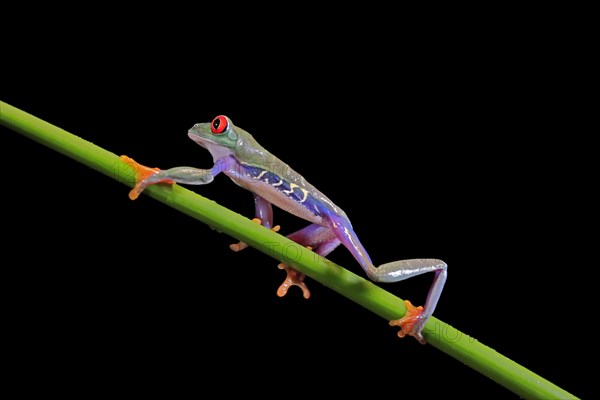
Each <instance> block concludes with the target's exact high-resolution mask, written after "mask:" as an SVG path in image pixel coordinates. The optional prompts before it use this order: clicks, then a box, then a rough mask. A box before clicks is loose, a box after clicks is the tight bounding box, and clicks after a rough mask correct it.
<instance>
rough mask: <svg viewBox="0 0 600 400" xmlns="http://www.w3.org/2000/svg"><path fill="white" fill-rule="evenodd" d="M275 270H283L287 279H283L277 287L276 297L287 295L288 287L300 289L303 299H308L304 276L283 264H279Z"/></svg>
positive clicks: (308, 294)
mask: <svg viewBox="0 0 600 400" xmlns="http://www.w3.org/2000/svg"><path fill="white" fill-rule="evenodd" d="M277 268H279V269H284V270H285V272H286V273H287V277H286V278H285V280H284V281H283V283H282V284H281V286H279V289H277V296H279V297H283V296H285V295H286V294H287V292H288V290H289V288H290V287H292V286H298V287H299V288H300V289H302V296H303V297H304V298H305V299H308V298H309V297H310V290H308V286H306V283H304V277H305V275H304V274H303V273H302V272H300V271H296V270H295V269H293V268H291V267H288V266H287V265H285V264H284V263H280V264H279V265H278V266H277Z"/></svg>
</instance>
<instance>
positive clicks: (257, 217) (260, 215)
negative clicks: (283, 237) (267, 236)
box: [229, 193, 280, 252]
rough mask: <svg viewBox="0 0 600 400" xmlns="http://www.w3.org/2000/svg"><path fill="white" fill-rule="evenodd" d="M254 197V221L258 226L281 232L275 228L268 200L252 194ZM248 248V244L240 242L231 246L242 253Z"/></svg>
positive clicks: (278, 227)
mask: <svg viewBox="0 0 600 400" xmlns="http://www.w3.org/2000/svg"><path fill="white" fill-rule="evenodd" d="M252 194H253V195H254V209H255V214H254V219H253V220H252V221H254V222H256V223H257V224H262V225H263V226H264V227H265V228H269V229H271V230H272V231H273V232H279V229H280V226H279V225H276V226H273V206H272V205H271V203H269V202H268V201H267V200H265V199H264V198H262V197H261V196H259V195H257V194H256V193H252ZM246 247H248V244H247V243H244V242H241V241H240V242H238V243H233V244H230V245H229V248H230V249H231V250H233V251H236V252H237V251H241V250H244V249H245V248H246Z"/></svg>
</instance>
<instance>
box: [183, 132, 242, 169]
mask: <svg viewBox="0 0 600 400" xmlns="http://www.w3.org/2000/svg"><path fill="white" fill-rule="evenodd" d="M188 137H189V138H190V139H192V140H193V141H194V142H196V143H197V144H199V145H200V146H202V147H204V148H205V149H206V150H208V151H209V152H210V154H211V155H212V156H213V161H214V162H217V160H219V159H221V158H224V157H227V156H229V155H231V154H233V151H231V149H228V148H227V147H225V146H223V145H220V144H218V143H216V142H213V141H212V140H210V139H208V138H205V137H202V136H200V135H198V134H197V133H195V132H194V131H192V130H189V131H188Z"/></svg>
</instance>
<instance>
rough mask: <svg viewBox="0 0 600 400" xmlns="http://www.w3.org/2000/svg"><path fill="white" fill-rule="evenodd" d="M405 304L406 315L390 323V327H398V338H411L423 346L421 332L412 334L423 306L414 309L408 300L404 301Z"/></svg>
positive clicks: (423, 341) (423, 340)
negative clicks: (407, 336)
mask: <svg viewBox="0 0 600 400" xmlns="http://www.w3.org/2000/svg"><path fill="white" fill-rule="evenodd" d="M404 304H406V314H404V317H402V318H400V319H395V320H392V321H390V326H399V327H400V331H399V332H398V336H399V337H401V338H403V337H404V336H406V335H409V336H412V337H414V338H415V339H417V340H418V341H419V343H421V344H425V343H426V342H425V339H424V338H423V335H421V332H414V331H413V330H414V328H415V325H416V324H417V322H419V319H420V318H419V317H420V316H421V314H422V313H423V306H419V307H415V306H413V305H412V303H411V302H410V301H408V300H404Z"/></svg>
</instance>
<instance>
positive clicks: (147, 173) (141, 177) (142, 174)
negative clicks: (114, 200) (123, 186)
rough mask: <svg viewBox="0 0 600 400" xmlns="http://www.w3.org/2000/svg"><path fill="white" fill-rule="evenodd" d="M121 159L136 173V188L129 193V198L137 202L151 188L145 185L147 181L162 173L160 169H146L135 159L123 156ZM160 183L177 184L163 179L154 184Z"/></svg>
mask: <svg viewBox="0 0 600 400" xmlns="http://www.w3.org/2000/svg"><path fill="white" fill-rule="evenodd" d="M119 158H120V159H121V160H123V161H125V162H126V163H127V164H129V166H130V167H132V168H133V170H134V171H135V186H134V187H133V189H131V191H130V192H129V198H130V199H131V200H135V199H137V198H138V197H139V195H140V193H142V191H143V190H144V189H145V188H146V187H147V186H149V185H148V184H144V183H145V181H146V179H148V178H149V177H151V176H152V175H154V174H156V173H158V172H159V171H160V169H159V168H149V167H146V166H145V165H142V164H139V163H138V162H136V161H135V160H134V159H133V158H130V157H127V156H121V157H119ZM158 182H163V183H168V184H173V183H175V182H174V181H173V180H171V179H163V180H160V181H157V182H153V183H158Z"/></svg>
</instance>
